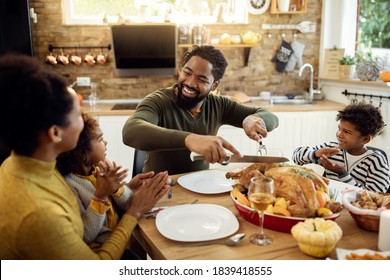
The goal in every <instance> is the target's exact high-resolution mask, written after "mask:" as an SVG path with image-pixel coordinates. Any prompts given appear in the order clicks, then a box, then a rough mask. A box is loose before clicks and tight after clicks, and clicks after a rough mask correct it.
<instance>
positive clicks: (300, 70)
mask: <svg viewBox="0 0 390 280" xmlns="http://www.w3.org/2000/svg"><path fill="white" fill-rule="evenodd" d="M306 67H309V69H310V87H309V96H308V97H307V101H308V102H309V103H311V102H313V79H314V69H313V66H312V65H311V64H309V63H305V64H303V65H302V66H301V68H300V69H299V76H302V72H303V70H304V69H305V68H306Z"/></svg>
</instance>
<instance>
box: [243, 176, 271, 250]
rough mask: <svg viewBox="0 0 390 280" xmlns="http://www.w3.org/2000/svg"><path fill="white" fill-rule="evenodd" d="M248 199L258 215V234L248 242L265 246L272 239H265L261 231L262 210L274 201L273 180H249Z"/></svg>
mask: <svg viewBox="0 0 390 280" xmlns="http://www.w3.org/2000/svg"><path fill="white" fill-rule="evenodd" d="M248 198H249V201H250V202H251V206H252V208H254V209H256V210H257V212H258V213H259V220H260V232H259V233H257V234H253V235H252V236H251V237H250V239H249V240H250V242H251V243H253V244H255V245H260V246H265V245H269V244H271V243H272V239H271V238H269V237H267V236H266V235H265V233H264V230H263V223H264V210H266V209H267V207H268V205H270V204H272V203H273V202H274V200H275V196H274V180H273V179H272V178H269V177H264V176H262V177H260V176H256V177H253V178H252V179H251V182H250V184H249V188H248Z"/></svg>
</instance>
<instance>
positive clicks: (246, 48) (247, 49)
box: [177, 44, 256, 66]
mask: <svg viewBox="0 0 390 280" xmlns="http://www.w3.org/2000/svg"><path fill="white" fill-rule="evenodd" d="M192 46H193V45H192V44H179V45H177V47H178V48H179V49H189V48H192ZM213 46H214V47H215V48H217V49H221V48H241V49H244V66H248V61H249V54H250V52H251V49H252V47H256V45H250V44H225V45H224V44H218V45H213Z"/></svg>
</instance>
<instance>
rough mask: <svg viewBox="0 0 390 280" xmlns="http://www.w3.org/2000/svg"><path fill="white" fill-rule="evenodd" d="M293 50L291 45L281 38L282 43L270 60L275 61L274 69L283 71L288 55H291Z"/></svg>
mask: <svg viewBox="0 0 390 280" xmlns="http://www.w3.org/2000/svg"><path fill="white" fill-rule="evenodd" d="M293 52H294V51H293V49H292V48H291V45H290V44H289V43H287V42H286V41H284V40H283V41H282V44H281V45H280V47H279V50H278V52H277V53H276V55H275V56H274V57H273V58H272V60H271V61H272V62H275V63H276V71H278V72H280V73H282V72H284V71H285V69H286V66H287V63H288V61H289V59H290V57H291V56H292V54H293Z"/></svg>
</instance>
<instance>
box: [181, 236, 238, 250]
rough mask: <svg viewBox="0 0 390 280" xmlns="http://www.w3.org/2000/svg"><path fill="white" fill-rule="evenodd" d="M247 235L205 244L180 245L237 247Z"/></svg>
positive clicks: (189, 245)
mask: <svg viewBox="0 0 390 280" xmlns="http://www.w3.org/2000/svg"><path fill="white" fill-rule="evenodd" d="M244 237H245V233H238V234H236V235H233V236H231V237H229V238H227V239H225V240H220V241H205V242H203V241H202V242H192V243H184V244H180V245H179V246H180V247H192V246H205V245H215V244H218V245H226V246H236V245H238V243H240V242H241V240H242V239H244Z"/></svg>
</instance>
